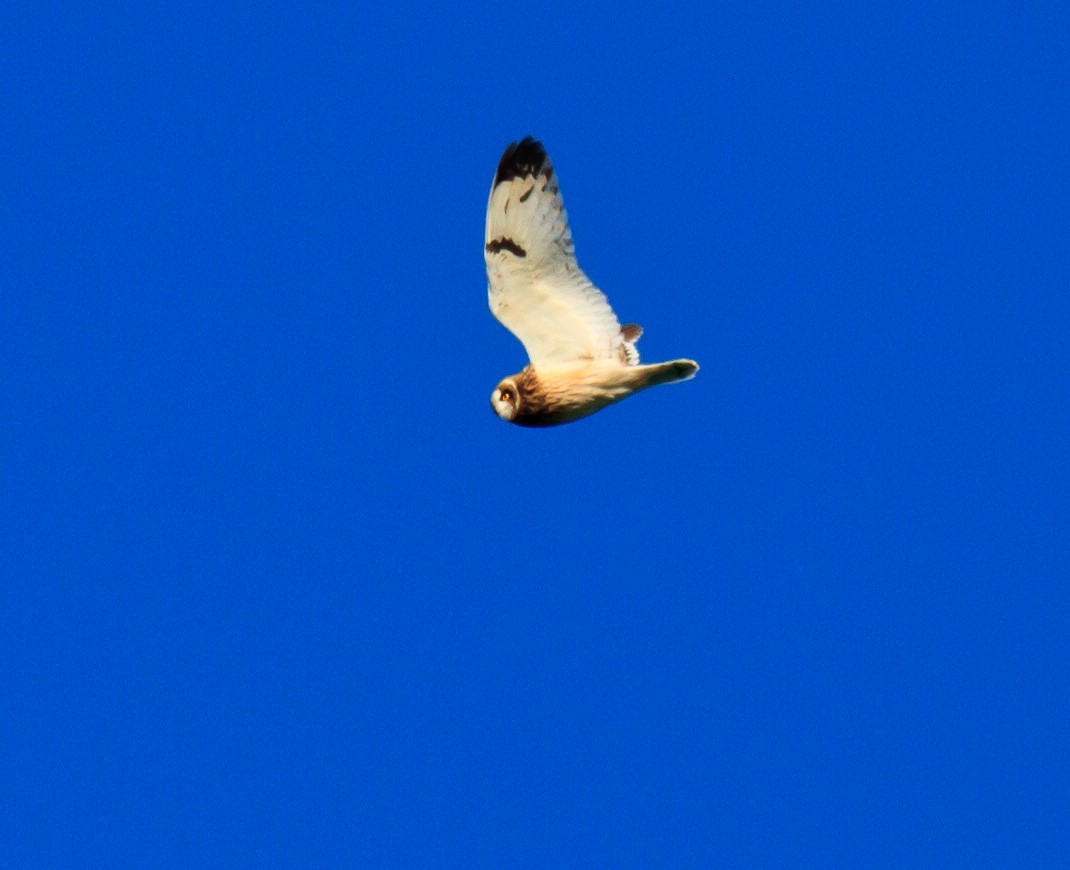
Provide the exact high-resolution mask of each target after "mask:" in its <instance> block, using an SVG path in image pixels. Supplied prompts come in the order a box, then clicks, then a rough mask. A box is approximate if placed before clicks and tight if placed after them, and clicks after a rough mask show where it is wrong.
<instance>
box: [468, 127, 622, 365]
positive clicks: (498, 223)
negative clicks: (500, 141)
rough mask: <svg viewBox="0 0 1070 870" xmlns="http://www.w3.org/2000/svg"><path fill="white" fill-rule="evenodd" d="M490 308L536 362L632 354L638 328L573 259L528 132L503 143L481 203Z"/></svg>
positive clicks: (552, 184)
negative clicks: (622, 320)
mask: <svg viewBox="0 0 1070 870" xmlns="http://www.w3.org/2000/svg"><path fill="white" fill-rule="evenodd" d="M485 241H486V244H485V247H484V250H485V257H486V261H487V279H488V295H489V298H490V310H491V311H492V312H494V316H495V317H497V318H498V320H500V321H501V322H502V324H503V325H504V326H505V327H506V328H507V329H508V330H509V331H510V332H512V333H513V335H515V336H516V337H517V338H519V339H520V341H521V343H522V344H523V345H524V349H525V350H526V351H527V352H528V357H529V358H530V360H531V362H532V364H533V365H534V366H535V367H536V368H539V367H546V368H552V367H553V366H555V365H559V364H567V363H571V362H576V361H579V360H595V359H607V360H618V361H620V362H621V363H624V364H626V365H634V364H635V363H637V362H638V361H639V356H638V354H637V353H636V350H635V341H636V340H637V339H638V337H639V332H640V331H641V330H639V328H638V327H637V326H635V325H634V324H629V325H628V326H626V327H624V329H623V331H622V329H621V325H620V323H619V322H618V320H617V316H616V315H615V314H614V313H613V309H612V308H610V307H609V302H608V301H607V300H606V297H605V294H603V293H602V291H601V290H599V289H598V288H597V287H595V286H594V284H592V283H591V282H590V280H589V279H588V278H587V276H586V275H585V274H583V271H582V270H581V269H580V267H579V265H577V263H576V254H575V250H574V249H573V245H572V234H571V233H570V232H569V229H568V217H567V216H566V214H565V206H564V203H563V202H562V199H561V191H560V189H559V188H558V184H557V176H556V174H555V173H554V168H553V165H552V164H551V163H550V158H549V157H548V156H547V155H546V150H545V149H544V148H543V147H542V145H541V144H540V143H539V142H536V141H535V140H534V139H532V138H531V137H530V136H528V137H527V138H526V139H523V140H521V141H520V142H514V143H513V144H511V145H510V146H509V147H508V148H506V149H505V154H504V155H502V159H501V162H500V163H499V164H498V171H497V172H496V173H495V175H494V184H493V185H492V186H491V189H490V200H489V201H488V203H487V232H486V240H485Z"/></svg>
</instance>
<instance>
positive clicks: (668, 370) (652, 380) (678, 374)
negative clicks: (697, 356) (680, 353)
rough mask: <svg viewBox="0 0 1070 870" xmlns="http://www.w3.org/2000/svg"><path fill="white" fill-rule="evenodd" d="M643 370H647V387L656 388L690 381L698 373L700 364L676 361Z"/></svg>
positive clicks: (691, 361)
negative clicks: (659, 385)
mask: <svg viewBox="0 0 1070 870" xmlns="http://www.w3.org/2000/svg"><path fill="white" fill-rule="evenodd" d="M642 368H644V369H646V386H648V387H656V386H657V385H658V384H672V383H675V382H676V381H687V380H690V379H691V378H693V377H694V376H695V372H697V371H698V363H697V362H695V361H694V360H692V359H676V360H673V361H672V362H666V363H657V364H655V365H651V366H642Z"/></svg>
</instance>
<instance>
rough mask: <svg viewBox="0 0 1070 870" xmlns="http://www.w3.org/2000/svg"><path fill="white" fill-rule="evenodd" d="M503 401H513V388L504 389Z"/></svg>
mask: <svg viewBox="0 0 1070 870" xmlns="http://www.w3.org/2000/svg"><path fill="white" fill-rule="evenodd" d="M502 401H503V402H511V401H513V391H512V390H502Z"/></svg>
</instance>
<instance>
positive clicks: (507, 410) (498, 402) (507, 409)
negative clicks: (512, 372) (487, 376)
mask: <svg viewBox="0 0 1070 870" xmlns="http://www.w3.org/2000/svg"><path fill="white" fill-rule="evenodd" d="M490 406H491V407H492V408H493V409H494V413H495V414H497V415H498V416H499V417H501V418H502V419H503V420H505V421H507V422H511V421H512V419H513V417H515V416H516V412H517V411H518V410H519V408H520V390H519V389H518V388H517V384H516V380H515V379H514V378H506V379H505V380H504V381H502V382H501V383H500V384H498V386H497V387H495V388H494V392H493V393H491V394H490Z"/></svg>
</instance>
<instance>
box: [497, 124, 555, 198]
mask: <svg viewBox="0 0 1070 870" xmlns="http://www.w3.org/2000/svg"><path fill="white" fill-rule="evenodd" d="M545 162H546V149H545V148H543V147H542V143H541V142H538V141H536V140H535V139H532V138H531V137H530V136H525V137H524V138H523V139H521V140H520V141H519V142H513V143H512V144H510V146H509V147H508V148H506V149H505V153H504V154H503V155H502V159H501V162H500V163H498V172H497V173H496V174H495V176H494V186H495V187H497V186H498V185H499V184H501V183H502V182H503V181H508V180H509V179H511V178H523V177H525V176H527V175H537V174H538V172H539V170H540V169H542V167H543V164H544V163H545Z"/></svg>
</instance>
